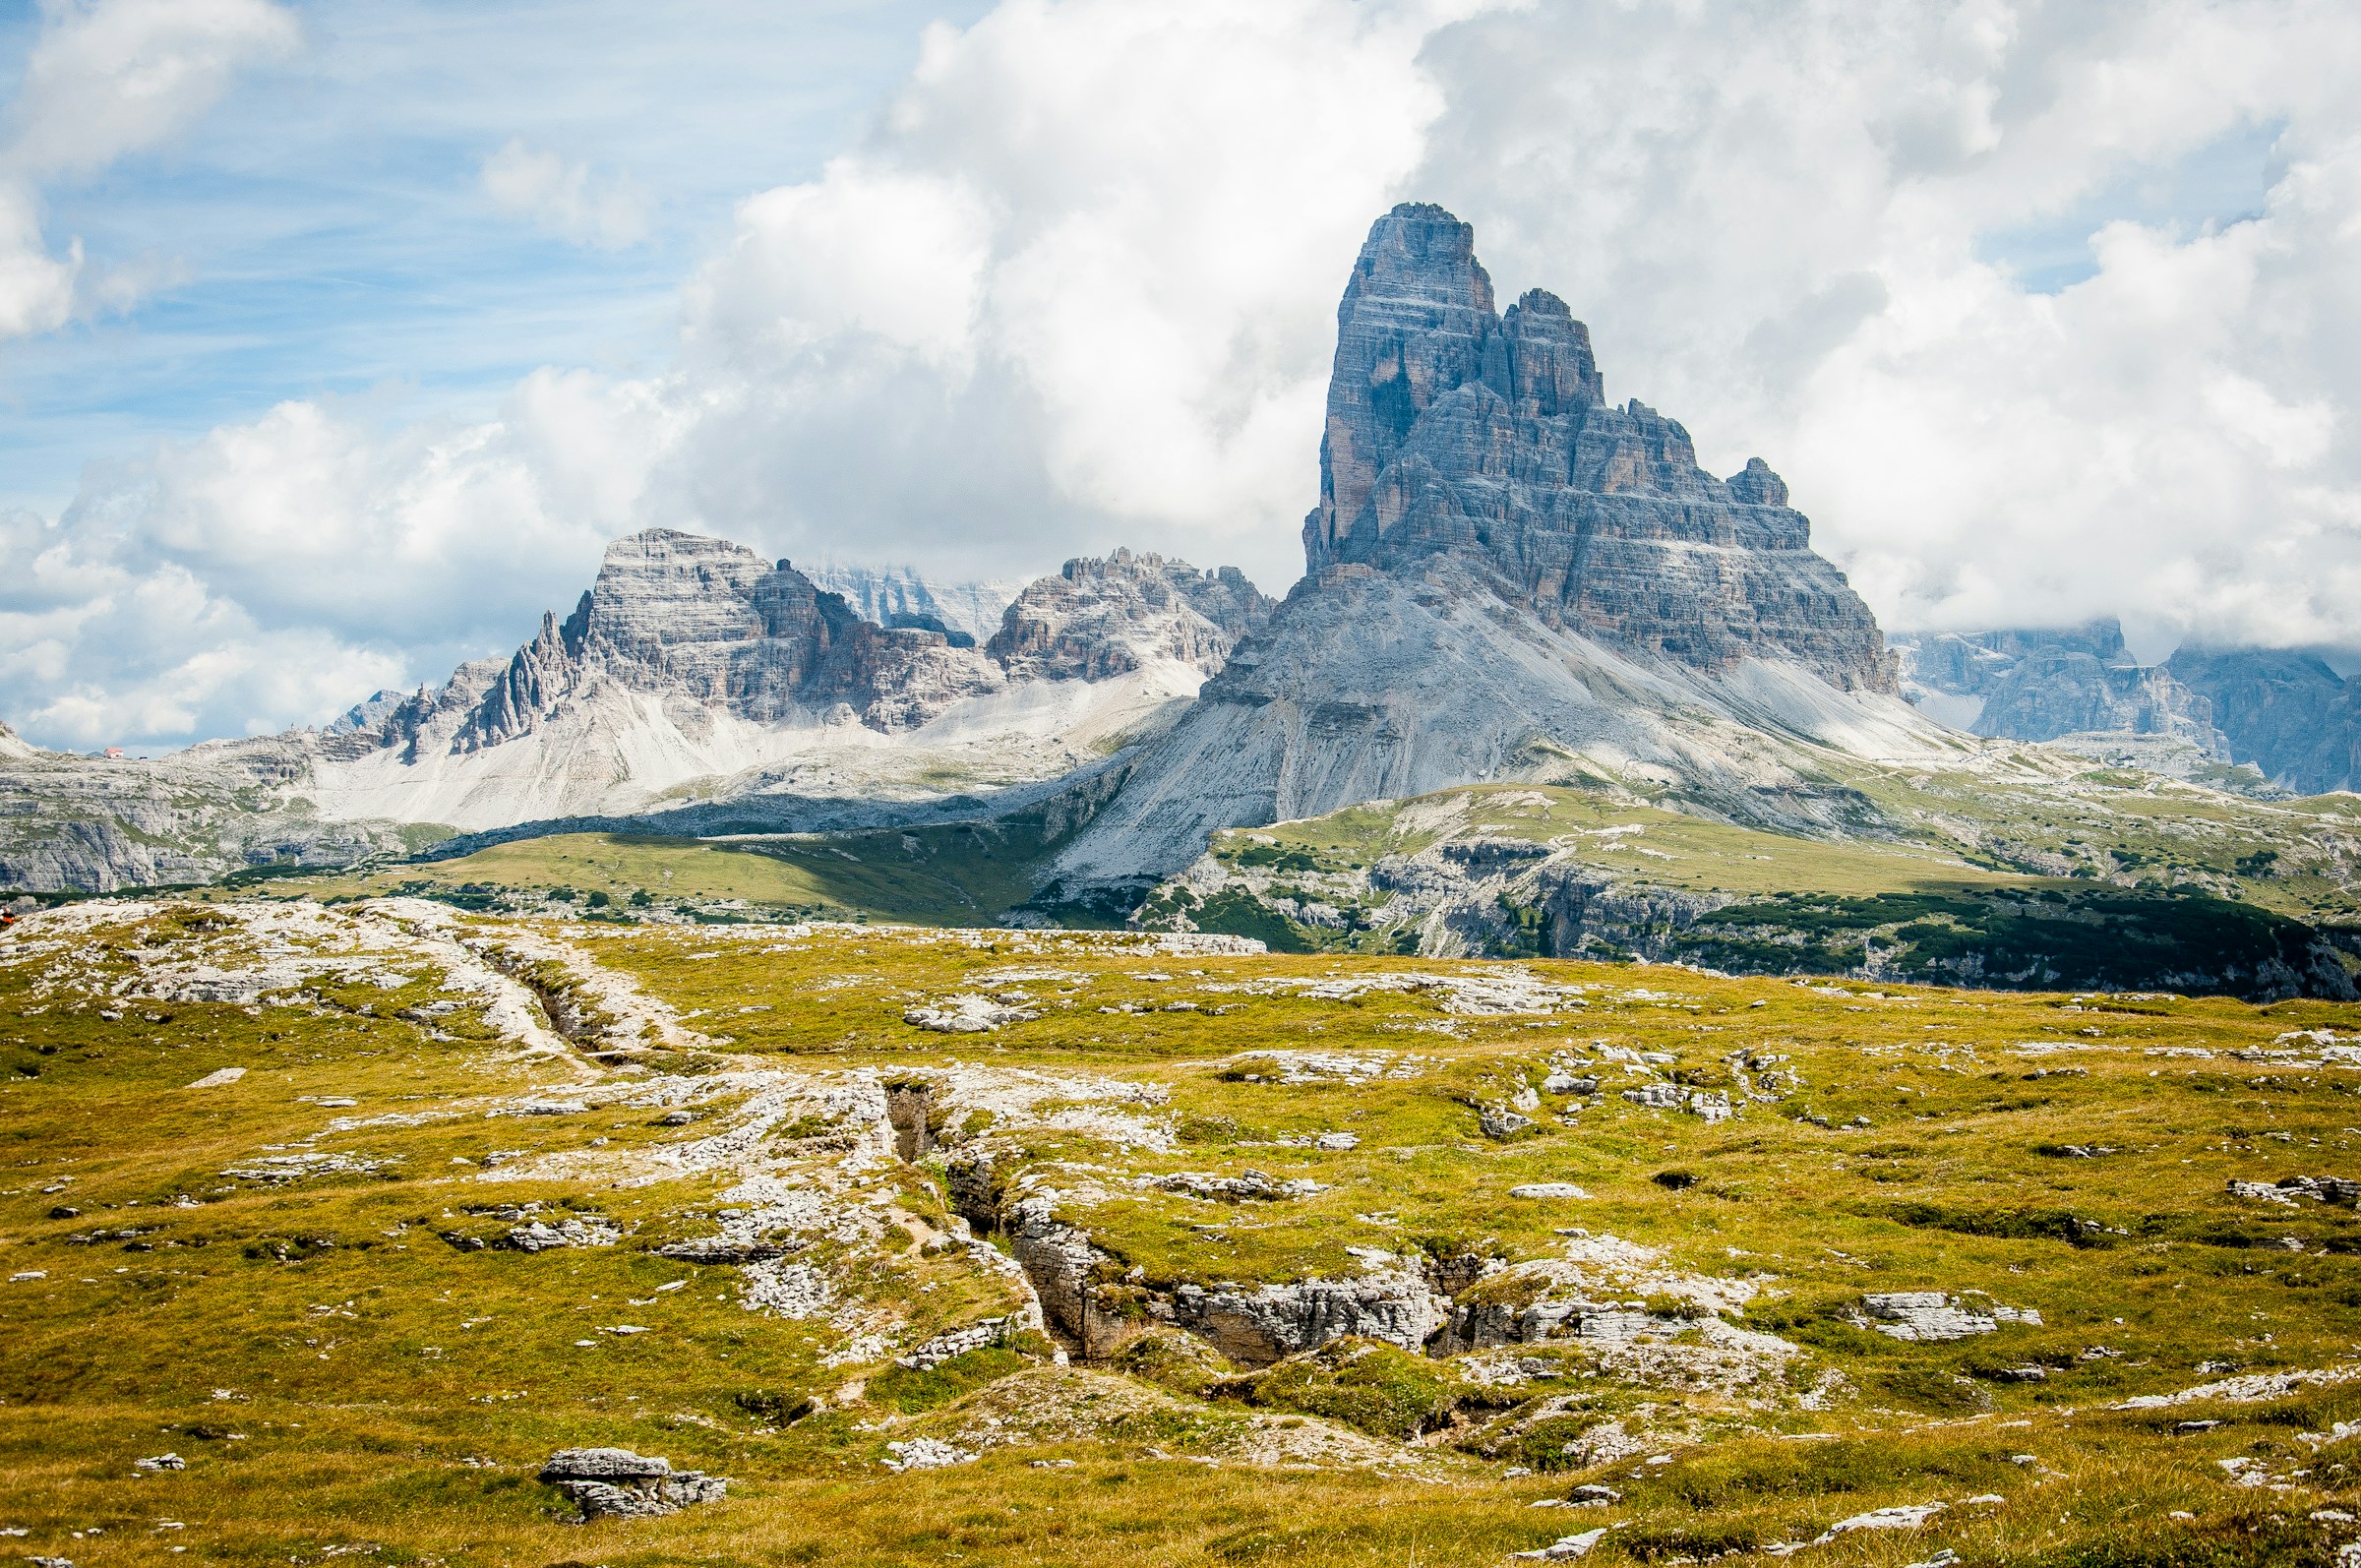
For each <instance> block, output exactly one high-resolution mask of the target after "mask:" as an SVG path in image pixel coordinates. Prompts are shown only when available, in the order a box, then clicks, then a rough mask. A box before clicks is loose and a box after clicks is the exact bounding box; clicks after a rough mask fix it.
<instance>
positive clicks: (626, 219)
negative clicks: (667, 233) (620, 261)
mask: <svg viewBox="0 0 2361 1568" xmlns="http://www.w3.org/2000/svg"><path fill="white" fill-rule="evenodd" d="M482 179H483V187H484V194H485V195H486V196H488V197H490V198H491V199H492V204H493V205H494V206H495V207H497V208H499V209H500V210H501V211H504V212H509V213H513V214H515V216H518V217H525V218H530V219H531V220H532V221H533V222H535V223H536V224H538V225H540V226H541V227H542V228H544V229H546V230H548V231H549V232H550V233H552V234H556V235H558V236H560V237H561V238H564V239H569V240H572V241H574V242H575V244H577V245H595V246H599V247H601V248H603V249H608V250H614V249H619V248H621V247H623V246H627V245H636V244H638V243H639V242H640V241H641V240H643V239H645V238H647V219H648V195H647V192H646V191H645V190H643V189H641V188H640V186H639V185H638V183H637V182H636V181H635V180H633V179H632V178H631V176H630V175H628V174H601V173H599V172H598V171H597V170H595V169H593V168H592V167H591V166H590V165H589V164H588V163H587V162H582V161H575V160H570V159H567V158H564V157H561V156H559V155H558V154H557V153H555V152H550V151H540V150H537V149H534V148H529V147H527V146H525V144H524V139H523V138H521V137H515V138H512V139H511V140H510V141H509V142H508V144H507V145H506V146H504V147H503V148H501V150H500V151H497V152H495V153H493V154H492V155H491V156H490V157H488V158H486V159H484V167H483V174H482Z"/></svg>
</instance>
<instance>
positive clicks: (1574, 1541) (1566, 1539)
mask: <svg viewBox="0 0 2361 1568" xmlns="http://www.w3.org/2000/svg"><path fill="white" fill-rule="evenodd" d="M1605 1535H1606V1527H1605V1526H1604V1525H1602V1526H1600V1527H1599V1528H1598V1529H1597V1530H1586V1531H1584V1532H1583V1533H1582V1534H1581V1535H1579V1536H1560V1537H1558V1538H1557V1539H1555V1540H1553V1541H1551V1542H1550V1543H1549V1544H1548V1545H1546V1546H1544V1547H1542V1548H1541V1549H1540V1550H1538V1551H1517V1552H1511V1553H1509V1555H1510V1556H1512V1557H1523V1558H1526V1559H1528V1560H1530V1561H1533V1562H1571V1561H1573V1560H1574V1559H1575V1558H1577V1557H1587V1556H1589V1555H1590V1554H1591V1548H1592V1547H1593V1546H1596V1545H1598V1544H1599V1542H1600V1540H1601V1539H1602V1538H1604V1536H1605Z"/></svg>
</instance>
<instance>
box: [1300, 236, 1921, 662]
mask: <svg viewBox="0 0 2361 1568" xmlns="http://www.w3.org/2000/svg"><path fill="white" fill-rule="evenodd" d="M1303 544H1304V558H1305V564H1306V567H1307V569H1308V570H1309V571H1310V573H1312V574H1313V575H1315V576H1317V575H1319V574H1321V573H1325V572H1328V571H1330V570H1332V569H1334V568H1335V567H1337V566H1340V565H1346V564H1364V565H1368V566H1373V567H1376V568H1377V569H1379V570H1381V571H1397V570H1402V569H1405V568H1414V569H1415V567H1416V565H1417V563H1418V562H1419V561H1420V560H1421V559H1422V558H1423V557H1426V556H1431V555H1435V554H1441V553H1448V554H1452V555H1456V556H1459V557H1461V558H1463V559H1470V560H1477V561H1481V562H1483V564H1484V565H1485V566H1487V567H1488V568H1489V569H1490V570H1491V571H1492V572H1493V573H1496V574H1497V575H1499V576H1500V577H1501V578H1502V579H1503V580H1504V581H1505V582H1506V583H1508V584H1509V585H1511V589H1512V592H1513V593H1514V595H1515V596H1516V597H1518V598H1521V599H1522V600H1523V601H1524V602H1525V604H1526V605H1527V606H1528V607H1529V608H1530V609H1531V610H1532V611H1533V612H1534V614H1536V615H1537V616H1539V617H1540V618H1541V620H1542V621H1543V622H1544V625H1548V626H1552V627H1564V628H1566V629H1569V630H1572V631H1575V632H1578V633H1582V634H1584V635H1586V636H1590V637H1593V638H1595V639H1597V640H1599V641H1601V642H1604V643H1606V644H1608V645H1610V646H1614V647H1617V648H1621V649H1628V650H1632V651H1637V652H1641V653H1645V654H1654V655H1664V656H1668V657H1670V658H1673V659H1676V660H1679V661H1680V662H1682V663H1684V664H1688V665H1690V666H1692V667H1695V668H1698V669H1703V670H1718V669H1725V668H1727V667H1729V666H1730V665H1732V664H1734V663H1735V662H1736V661H1738V660H1740V659H1743V658H1749V657H1753V658H1779V659H1788V660H1792V661H1795V662H1797V663H1800V664H1802V665H1804V666H1806V667H1808V668H1810V669H1811V670H1813V671H1814V672H1815V673H1816V674H1818V675H1819V676H1821V678H1822V679H1824V680H1826V681H1828V682H1829V683H1830V684H1832V685H1834V686H1837V687H1840V688H1842V689H1845V690H1852V689H1855V688H1858V689H1862V690H1867V691H1875V692H1892V691H1894V690H1895V672H1894V661H1893V659H1892V657H1891V656H1890V655H1889V654H1888V653H1887V651H1886V649H1885V644H1884V640H1883V638H1882V636H1881V635H1880V633H1879V632H1878V629H1877V623H1876V620H1875V618H1874V617H1872V616H1871V614H1870V613H1869V609H1868V606H1867V605H1865V604H1863V603H1862V602H1861V599H1860V596H1859V595H1858V594H1856V593H1854V592H1853V591H1852V589H1851V587H1850V586H1849V585H1848V584H1847V583H1846V580H1845V575H1844V573H1841V572H1839V571H1838V570H1837V569H1836V568H1835V567H1834V566H1832V565H1830V564H1829V563H1828V562H1827V561H1825V560H1823V559H1822V558H1820V557H1819V556H1817V555H1815V554H1813V553H1812V549H1811V524H1810V523H1809V521H1807V520H1806V519H1805V517H1804V516H1803V515H1802V513H1797V512H1795V511H1793V510H1791V509H1790V508H1789V507H1788V506H1787V490H1786V485H1785V484H1784V483H1783V482H1782V481H1781V480H1780V478H1779V476H1778V475H1777V474H1775V473H1773V472H1772V471H1771V470H1770V468H1769V467H1767V466H1766V465H1765V464H1764V463H1763V461H1762V459H1760V458H1754V459H1752V460H1750V461H1749V462H1748V463H1747V465H1746V466H1745V468H1744V469H1743V470H1741V471H1740V472H1739V473H1737V474H1735V475H1733V476H1732V477H1731V478H1730V479H1728V480H1726V481H1725V480H1722V479H1717V478H1715V477H1714V476H1713V475H1712V474H1709V473H1707V472H1706V471H1705V470H1704V469H1702V468H1700V467H1698V465H1697V455H1696V450H1695V448H1694V446H1693V444H1692V443H1691V442H1690V439H1689V434H1688V432H1687V431H1686V430H1684V429H1682V428H1681V426H1680V424H1679V423H1678V422H1677V421H1675V420H1672V419H1668V418H1666V417H1665V416H1664V415H1662V414H1660V413H1658V412H1657V411H1656V410H1654V409H1652V408H1649V407H1648V406H1646V405H1645V404H1643V403H1640V402H1638V401H1636V400H1634V401H1631V402H1629V403H1626V404H1625V405H1623V406H1621V407H1615V406H1611V405H1609V404H1608V403H1607V402H1606V399H1605V390H1604V382H1603V381H1602V379H1601V376H1600V373H1599V367H1598V362H1597V360H1596V358H1595V356H1594V355H1593V353H1592V350H1591V338H1590V330H1589V329H1588V328H1587V327H1585V326H1584V325H1583V324H1582V323H1581V322H1578V321H1576V320H1575V319H1574V318H1573V315H1572V313H1571V312H1570V311H1569V310H1568V309H1567V307H1566V305H1565V303H1564V301H1562V300H1560V299H1558V298H1557V297H1556V296H1555V295H1552V294H1548V293H1545V292H1544V291H1542V290H1540V289H1535V290H1533V291H1531V292H1529V293H1527V294H1526V295H1525V296H1524V297H1523V298H1521V299H1519V300H1518V301H1517V302H1516V303H1515V304H1513V305H1511V306H1510V307H1509V308H1508V311H1507V314H1506V315H1505V316H1502V315H1498V314H1496V313H1495V312H1494V309H1493V304H1492V286H1491V279H1490V277H1489V276H1488V275H1487V274H1486V273H1485V271H1484V270H1483V265H1482V264H1481V263H1480V262H1478V261H1477V259H1476V254H1475V236H1474V231H1473V230H1472V229H1471V228H1470V227H1469V226H1468V225H1467V224H1465V223H1462V222H1460V221H1459V220H1458V219H1457V218H1455V217H1453V216H1452V215H1451V214H1450V213H1448V212H1446V211H1443V210H1442V209H1441V208H1437V207H1427V206H1408V205H1406V206H1402V207H1397V208H1396V209H1394V211H1392V212H1390V213H1388V214H1387V215H1386V216H1384V217H1382V218H1380V219H1378V221H1377V224H1376V226H1375V227H1374V228H1372V229H1371V230H1370V231H1369V238H1368V242H1367V243H1366V244H1364V245H1363V246H1362V251H1361V256H1360V259H1359V260H1358V261H1357V262H1356V263H1355V264H1354V268H1353V274H1352V277H1351V279H1350V281H1349V282H1348V283H1347V284H1346V288H1345V297H1344V302H1343V304H1342V305H1341V306H1340V307H1339V308H1338V312H1337V346H1336V363H1335V371H1334V374H1333V376H1332V378H1331V380H1330V382H1329V387H1328V419H1327V428H1326V432H1325V434H1324V435H1323V436H1322V438H1321V442H1320V503H1319V505H1318V506H1317V507H1316V508H1314V509H1313V510H1312V512H1311V513H1310V515H1309V516H1308V517H1306V518H1305V519H1304V524H1303Z"/></svg>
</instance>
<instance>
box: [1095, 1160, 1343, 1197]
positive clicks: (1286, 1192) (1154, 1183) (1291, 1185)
mask: <svg viewBox="0 0 2361 1568" xmlns="http://www.w3.org/2000/svg"><path fill="white" fill-rule="evenodd" d="M1131 1184H1132V1185H1133V1186H1135V1187H1141V1188H1145V1189H1147V1190H1149V1191H1155V1192H1185V1193H1187V1194H1188V1195H1189V1196H1190V1197H1192V1198H1212V1199H1218V1200H1220V1201H1222V1202H1227V1203H1236V1202H1238V1201H1239V1200H1240V1199H1241V1198H1248V1199H1256V1200H1259V1201H1262V1202H1271V1201H1274V1200H1276V1199H1280V1198H1307V1197H1310V1196H1311V1195H1312V1194H1313V1193H1315V1192H1325V1191H1327V1190H1328V1188H1327V1186H1326V1185H1325V1184H1324V1183H1322V1182H1318V1181H1312V1180H1308V1179H1305V1178H1302V1177H1297V1178H1294V1179H1292V1180H1280V1179H1278V1178H1276V1177H1273V1176H1269V1175H1266V1174H1265V1173H1263V1172H1260V1171H1256V1170H1253V1169H1251V1168H1248V1169H1247V1170H1244V1171H1241V1172H1240V1173H1239V1174H1238V1175H1237V1176H1212V1175H1209V1174H1207V1173H1205V1172H1202V1171H1176V1172H1174V1173H1173V1174H1172V1175H1170V1176H1134V1177H1133V1178H1132V1180H1131Z"/></svg>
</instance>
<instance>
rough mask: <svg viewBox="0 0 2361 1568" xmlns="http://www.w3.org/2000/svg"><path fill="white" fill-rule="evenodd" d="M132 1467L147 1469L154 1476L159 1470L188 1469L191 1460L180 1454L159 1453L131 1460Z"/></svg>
mask: <svg viewBox="0 0 2361 1568" xmlns="http://www.w3.org/2000/svg"><path fill="white" fill-rule="evenodd" d="M131 1468H132V1469H134V1470H141V1471H146V1472H147V1473H148V1474H149V1475H151V1476H152V1475H154V1474H155V1473H156V1472H157V1471H159V1470H187V1469H188V1468H189V1462H188V1461H187V1460H185V1459H183V1458H181V1457H180V1456H179V1455H178V1454H157V1455H155V1456H154V1457H152V1458H150V1459H135V1460H133V1461H132V1462H131Z"/></svg>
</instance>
